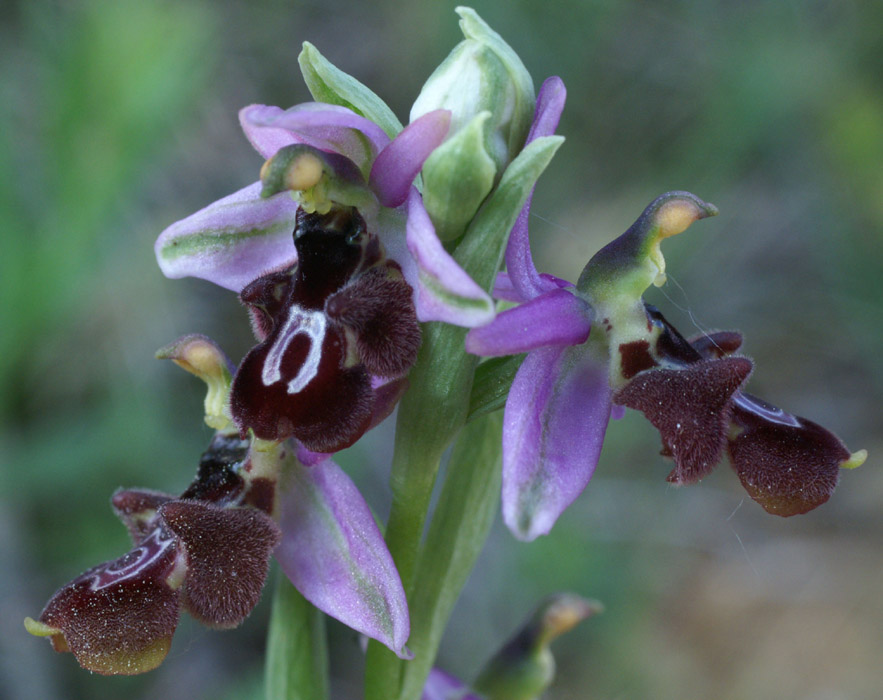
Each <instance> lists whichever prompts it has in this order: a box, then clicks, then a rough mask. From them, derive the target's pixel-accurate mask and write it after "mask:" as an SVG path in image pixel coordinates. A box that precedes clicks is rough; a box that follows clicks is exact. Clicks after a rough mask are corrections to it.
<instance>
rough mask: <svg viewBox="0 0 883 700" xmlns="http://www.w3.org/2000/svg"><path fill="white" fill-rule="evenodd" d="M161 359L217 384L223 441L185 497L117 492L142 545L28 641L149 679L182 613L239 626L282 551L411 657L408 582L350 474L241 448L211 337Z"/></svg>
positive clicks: (348, 617)
mask: <svg viewBox="0 0 883 700" xmlns="http://www.w3.org/2000/svg"><path fill="white" fill-rule="evenodd" d="M158 356H160V357H163V358H169V359H172V360H174V361H175V362H176V363H177V364H179V365H181V366H182V367H184V368H185V369H187V370H188V371H190V372H192V373H194V374H196V375H198V376H199V377H200V378H201V379H203V380H204V381H205V382H206V384H207V385H208V393H207V395H206V422H207V423H208V424H209V425H212V426H213V427H215V428H216V429H217V432H216V434H215V436H214V438H213V439H212V441H211V443H210V445H209V447H208V449H207V450H206V451H205V453H204V454H203V455H202V457H201V458H200V461H199V469H198V472H197V475H196V478H195V480H194V481H193V483H192V484H191V485H190V486H189V487H188V488H187V489H186V490H185V491H184V492H183V493H182V494H181V495H180V496H177V497H175V496H172V495H168V494H164V493H160V492H157V491H150V490H143V489H136V490H124V491H118V492H117V493H116V494H114V496H113V499H112V505H113V509H114V511H115V512H116V514H117V515H118V516H119V517H120V518H121V519H122V521H123V523H124V524H125V525H126V527H127V528H128V530H129V533H130V534H131V536H132V540H133V544H134V547H133V549H132V550H131V551H129V552H128V553H126V554H125V555H123V556H122V557H120V558H118V559H115V560H113V561H109V562H105V563H103V564H100V565H99V566H96V567H93V568H91V569H89V570H88V571H86V572H85V573H83V574H82V575H80V576H78V577H77V578H76V579H74V580H73V581H71V582H70V583H68V584H67V585H66V586H64V587H62V588H61V589H60V590H59V591H58V592H57V593H56V594H55V595H54V596H53V597H52V599H51V600H50V601H49V603H48V604H47V605H46V607H45V609H44V610H43V612H42V614H41V615H40V617H39V619H38V620H36V621H35V620H31V619H30V618H29V619H28V621H27V622H26V626H27V628H28V631H30V632H31V633H32V634H35V635H38V636H48V637H50V639H51V640H52V644H53V646H54V648H55V649H56V650H57V651H71V652H73V654H74V656H75V657H76V659H77V661H78V662H79V663H80V665H82V666H83V667H84V668H87V669H89V670H92V671H96V672H98V673H104V674H134V673H143V672H144V671H148V670H150V669H152V668H155V667H156V666H158V665H159V664H160V663H161V662H162V660H163V659H164V658H165V656H166V653H167V652H168V650H169V645H170V643H171V639H172V635H173V633H174V631H175V628H176V627H177V623H178V617H179V613H180V611H181V610H182V609H183V610H186V611H187V612H189V613H190V614H191V615H192V616H193V617H195V618H196V619H198V620H200V621H201V622H203V623H205V624H207V625H209V626H211V627H216V628H230V627H235V626H236V625H238V624H239V623H240V622H242V621H243V620H244V619H245V617H246V616H247V615H248V614H249V613H250V612H251V610H252V608H253V607H254V606H255V605H256V604H257V602H258V600H259V598H260V595H261V590H262V588H263V585H264V581H265V579H266V576H267V570H268V566H269V561H270V557H271V556H273V555H275V557H276V559H277V560H278V562H279V565H280V567H281V568H282V570H283V572H284V573H285V574H286V575H287V576H288V578H289V579H290V580H291V582H292V583H293V584H294V585H295V587H296V588H297V589H298V590H299V591H300V593H301V594H302V595H303V596H304V597H305V598H306V599H307V600H309V601H310V602H311V603H313V605H315V606H316V607H317V608H319V609H320V610H322V611H324V612H325V613H327V614H329V615H331V616H332V617H336V618H338V619H340V620H341V621H343V622H344V623H345V624H347V625H349V626H350V627H352V628H353V629H356V630H358V631H359V632H361V633H363V634H365V635H367V636H369V637H373V638H375V639H378V640H380V641H382V642H383V643H384V644H387V645H388V646H389V647H390V648H392V649H393V650H394V651H395V652H396V653H399V654H402V655H406V654H407V653H408V652H407V651H406V650H405V647H404V644H405V641H406V640H407V638H408V630H409V618H408V610H407V603H406V601H405V593H404V590H403V588H402V583H401V579H400V578H399V576H398V573H397V571H396V569H395V565H394V563H393V561H392V557H391V556H390V554H389V551H388V550H387V548H386V545H385V543H384V541H383V536H382V535H381V533H380V530H379V529H378V527H377V524H376V523H375V521H374V517H373V515H372V513H371V510H370V508H369V507H368V505H367V504H366V503H365V502H364V500H363V499H362V497H361V495H360V494H359V492H358V490H357V489H356V487H355V486H354V484H353V483H352V481H351V480H350V479H349V478H348V477H347V476H346V474H345V473H344V472H343V470H341V469H340V467H338V466H337V465H336V464H335V463H334V462H333V461H331V460H330V459H327V458H326V457H324V456H323V455H310V456H311V457H313V463H312V464H311V466H307V465H306V464H304V462H302V461H301V460H300V459H298V458H297V457H296V455H295V454H294V452H295V447H294V445H293V444H290V442H285V441H281V442H272V441H265V440H260V439H254V438H253V437H252V438H248V439H242V438H241V437H240V436H239V435H238V430H237V429H236V427H235V425H233V424H232V422H231V420H230V418H229V412H228V405H229V393H230V368H229V364H228V362H227V359H226V357H224V355H223V353H222V352H221V351H220V349H219V348H218V347H217V346H216V345H215V344H214V343H213V342H212V341H210V340H209V339H207V338H204V337H202V336H186V337H184V338H182V339H180V340H179V341H177V342H175V343H173V344H171V345H169V346H168V347H166V348H164V349H163V350H161V351H160V352H159V353H158Z"/></svg>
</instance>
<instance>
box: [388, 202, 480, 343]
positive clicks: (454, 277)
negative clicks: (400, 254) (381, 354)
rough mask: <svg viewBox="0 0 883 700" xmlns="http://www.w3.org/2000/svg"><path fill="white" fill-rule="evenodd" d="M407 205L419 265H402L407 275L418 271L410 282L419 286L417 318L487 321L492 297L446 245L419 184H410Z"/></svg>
mask: <svg viewBox="0 0 883 700" xmlns="http://www.w3.org/2000/svg"><path fill="white" fill-rule="evenodd" d="M407 206H408V221H407V227H406V231H407V242H408V250H410V251H411V255H412V256H413V258H414V260H415V261H416V269H414V268H410V267H404V268H403V269H404V272H405V275H406V278H408V277H409V275H414V273H416V279H414V278H413V277H410V278H408V283H409V284H410V285H411V286H412V287H413V288H414V289H415V290H416V299H415V304H416V307H417V318H418V319H419V320H421V321H445V322H447V323H452V324H454V325H457V326H465V327H467V328H471V327H474V326H481V325H483V324H485V323H488V322H489V321H490V320H491V319H493V317H494V304H493V301H492V300H491V298H490V296H489V295H488V293H487V292H485V291H484V290H483V289H482V288H481V287H479V286H478V284H476V282H475V281H474V280H473V279H472V278H471V277H470V276H469V275H468V274H466V272H465V271H464V270H463V268H461V267H460V266H459V265H458V264H457V262H456V261H455V260H454V258H452V257H451V256H450V254H449V253H448V252H447V251H446V250H445V249H444V246H442V244H441V241H439V240H438V236H436V235H435V228H434V227H433V225H432V222H431V221H430V219H429V214H427V213H426V208H425V207H424V206H423V200H422V199H421V198H420V194H419V193H418V192H417V190H416V188H413V187H412V188H411V192H410V195H409V196H408V205H407ZM390 252H391V253H393V254H394V252H393V251H390ZM397 259H400V258H397Z"/></svg>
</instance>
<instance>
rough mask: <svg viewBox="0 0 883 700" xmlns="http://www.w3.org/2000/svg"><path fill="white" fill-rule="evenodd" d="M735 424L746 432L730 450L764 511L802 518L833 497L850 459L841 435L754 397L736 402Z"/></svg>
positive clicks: (741, 473) (742, 475) (738, 399)
mask: <svg viewBox="0 0 883 700" xmlns="http://www.w3.org/2000/svg"><path fill="white" fill-rule="evenodd" d="M733 423H734V424H735V425H736V426H738V427H739V428H740V429H741V431H740V432H739V434H738V435H737V436H736V437H735V438H734V439H731V440H730V442H729V445H728V449H729V453H730V459H731V460H732V463H733V468H734V469H735V470H736V473H737V474H738V475H739V479H740V480H741V481H742V485H743V486H744V487H745V490H746V491H748V494H749V495H750V496H751V497H752V498H753V499H754V500H755V501H757V502H758V503H759V504H760V505H761V506H763V509H764V510H766V511H767V512H768V513H772V514H773V515H781V516H783V517H787V516H790V515H799V514H801V513H806V512H808V511H810V510H812V509H813V508H816V507H817V506H820V505H821V504H822V503H824V502H825V501H827V500H828V499H829V498H830V497H831V494H832V493H833V492H834V488H835V487H836V486H837V481H838V479H839V476H840V466H841V465H842V464H843V463H844V462H846V461H847V460H849V458H850V453H849V450H847V449H846V447H845V445H844V444H843V443H842V442H841V441H840V439H839V438H838V437H837V436H836V435H834V434H833V433H831V432H829V431H828V430H826V429H825V428H823V427H822V426H820V425H817V424H816V423H813V422H812V421H809V420H806V419H805V418H801V417H799V416H793V415H791V414H789V413H785V412H784V411H782V410H781V409H778V408H776V407H775V406H771V405H770V404H767V403H766V402H764V401H762V400H760V399H758V398H756V397H754V396H751V395H750V394H742V395H740V396H739V397H738V398H737V399H736V401H735V405H734V410H733Z"/></svg>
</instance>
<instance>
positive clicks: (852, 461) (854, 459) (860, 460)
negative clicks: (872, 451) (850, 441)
mask: <svg viewBox="0 0 883 700" xmlns="http://www.w3.org/2000/svg"><path fill="white" fill-rule="evenodd" d="M867 458H868V451H867V450H859V451H858V452H853V453H852V454H851V455H850V456H849V459H847V460H846V461H845V462H844V463H843V464H841V465H840V468H841V469H855V468H856V467H860V466H862V465H863V464H864V463H865V460H866V459H867Z"/></svg>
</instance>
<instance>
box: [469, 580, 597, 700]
mask: <svg viewBox="0 0 883 700" xmlns="http://www.w3.org/2000/svg"><path fill="white" fill-rule="evenodd" d="M603 610H604V606H602V605H601V604H600V603H599V602H598V601H596V600H587V599H585V598H581V597H580V596H578V595H574V594H573V593H558V594H556V595H552V596H550V597H549V598H547V599H546V600H545V601H543V602H542V603H541V604H540V606H539V607H538V608H537V609H536V611H535V612H534V613H533V615H531V617H530V618H529V619H528V621H527V623H526V624H525V625H524V627H522V628H521V629H520V630H519V631H518V632H517V633H516V634H515V635H514V636H513V637H512V638H511V639H510V640H509V641H508V642H507V643H506V644H505V645H504V646H503V648H502V649H500V651H498V652H497V653H496V654H495V655H494V656H493V657H492V658H491V660H490V661H488V663H487V664H486V665H485V667H484V669H482V671H481V673H480V674H479V676H478V678H477V679H476V680H475V683H473V684H472V687H473V688H474V689H475V690H477V691H478V692H479V693H481V694H482V696H483V697H485V698H487V700H536V698H539V697H540V695H542V694H543V691H545V690H546V688H548V687H549V686H550V685H551V683H552V680H553V679H554V678H555V659H554V658H553V657H552V652H551V650H550V649H549V644H550V643H551V642H552V640H554V639H556V638H557V637H559V636H561V635H562V634H564V633H565V632H567V631H569V630H570V629H572V628H573V627H574V626H575V625H577V624H578V623H579V622H581V621H582V620H585V619H586V618H587V617H591V616H592V615H595V614H597V613H599V612H602V611H603Z"/></svg>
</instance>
